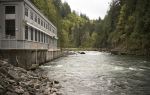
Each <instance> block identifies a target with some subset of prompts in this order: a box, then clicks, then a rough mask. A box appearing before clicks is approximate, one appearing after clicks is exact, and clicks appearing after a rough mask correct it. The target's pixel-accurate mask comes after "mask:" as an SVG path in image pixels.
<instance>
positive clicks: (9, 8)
mask: <svg viewBox="0 0 150 95" xmlns="http://www.w3.org/2000/svg"><path fill="white" fill-rule="evenodd" d="M5 14H15V6H5Z"/></svg>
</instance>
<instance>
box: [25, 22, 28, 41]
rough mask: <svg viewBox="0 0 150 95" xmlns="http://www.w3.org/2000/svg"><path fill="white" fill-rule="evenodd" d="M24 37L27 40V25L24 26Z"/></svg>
mask: <svg viewBox="0 0 150 95" xmlns="http://www.w3.org/2000/svg"><path fill="white" fill-rule="evenodd" d="M25 39H26V40H28V26H27V25H26V26H25Z"/></svg>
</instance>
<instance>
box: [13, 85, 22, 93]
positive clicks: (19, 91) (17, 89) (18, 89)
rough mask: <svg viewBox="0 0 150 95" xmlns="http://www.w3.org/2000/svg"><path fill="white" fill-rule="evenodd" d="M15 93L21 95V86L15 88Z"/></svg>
mask: <svg viewBox="0 0 150 95" xmlns="http://www.w3.org/2000/svg"><path fill="white" fill-rule="evenodd" d="M15 92H16V93H18V94H23V93H24V90H23V88H22V87H21V86H19V87H18V88H15Z"/></svg>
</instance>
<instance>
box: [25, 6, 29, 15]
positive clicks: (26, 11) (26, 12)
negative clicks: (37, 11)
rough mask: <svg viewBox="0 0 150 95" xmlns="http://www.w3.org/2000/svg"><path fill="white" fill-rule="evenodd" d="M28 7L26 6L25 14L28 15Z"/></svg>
mask: <svg viewBox="0 0 150 95" xmlns="http://www.w3.org/2000/svg"><path fill="white" fill-rule="evenodd" d="M28 11H29V10H28V8H25V15H26V16H27V17H28Z"/></svg>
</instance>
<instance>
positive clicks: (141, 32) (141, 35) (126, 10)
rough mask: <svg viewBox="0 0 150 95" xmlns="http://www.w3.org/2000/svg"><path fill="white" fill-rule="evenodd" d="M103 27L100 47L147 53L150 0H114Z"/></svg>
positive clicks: (149, 32) (149, 46) (149, 47)
mask: <svg viewBox="0 0 150 95" xmlns="http://www.w3.org/2000/svg"><path fill="white" fill-rule="evenodd" d="M101 27H102V29H103V30H102V31H100V33H101V35H99V39H98V40H99V41H100V42H101V43H100V44H99V45H100V47H107V48H111V49H117V50H119V51H123V52H132V53H136V54H142V55H143V54H144V55H147V54H148V53H149V52H150V1H149V0H113V1H112V3H111V6H110V10H109V11H108V14H107V15H106V17H105V19H104V20H103V23H102V26H101ZM103 35H104V37H103Z"/></svg>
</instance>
